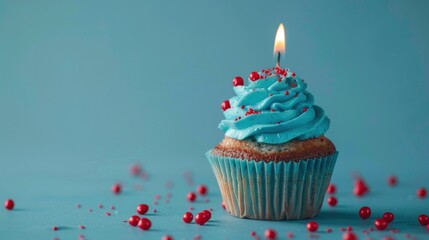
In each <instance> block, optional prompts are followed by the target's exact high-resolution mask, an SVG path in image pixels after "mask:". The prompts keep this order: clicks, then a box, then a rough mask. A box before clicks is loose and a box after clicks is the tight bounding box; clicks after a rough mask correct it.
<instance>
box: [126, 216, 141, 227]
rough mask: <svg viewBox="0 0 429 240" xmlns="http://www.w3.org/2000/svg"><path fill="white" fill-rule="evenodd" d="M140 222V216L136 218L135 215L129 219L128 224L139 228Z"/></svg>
mask: <svg viewBox="0 0 429 240" xmlns="http://www.w3.org/2000/svg"><path fill="white" fill-rule="evenodd" d="M139 221H140V218H139V216H136V215H134V216H131V217H130V218H129V219H128V223H129V224H130V225H131V226H134V227H135V226H137V224H138V223H139Z"/></svg>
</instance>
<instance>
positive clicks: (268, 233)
mask: <svg viewBox="0 0 429 240" xmlns="http://www.w3.org/2000/svg"><path fill="white" fill-rule="evenodd" d="M276 236H277V233H276V231H275V230H274V229H271V228H269V229H267V230H265V237H266V238H267V239H275V238H276Z"/></svg>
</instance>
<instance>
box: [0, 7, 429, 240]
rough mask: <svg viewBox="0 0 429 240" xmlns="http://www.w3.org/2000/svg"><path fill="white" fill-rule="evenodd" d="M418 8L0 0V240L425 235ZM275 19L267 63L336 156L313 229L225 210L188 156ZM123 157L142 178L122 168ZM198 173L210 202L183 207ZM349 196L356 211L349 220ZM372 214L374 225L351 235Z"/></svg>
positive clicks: (426, 85) (263, 50)
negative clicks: (278, 34)
mask: <svg viewBox="0 0 429 240" xmlns="http://www.w3.org/2000/svg"><path fill="white" fill-rule="evenodd" d="M428 9H429V1H417V0H415V1H403V0H377V1H374V0H359V1H356V0H349V1H347V0H325V1H309V0H302V1H286V0H281V1H280V0H273V1H270V2H266V1H264V2H263V1H258V0H246V1H238V0H237V1H229V0H218V1H201V0H186V1H156V0H145V1H140V0H123V1H109V0H91V1H88V0H73V1H70V0H68V1H67V0H66V1H64V0H39V1H17V0H0V202H3V201H5V200H6V199H8V198H12V199H13V200H14V201H15V204H16V207H15V209H14V210H12V211H7V210H5V209H4V208H0V240H3V239H19V240H21V239H53V238H55V237H57V238H59V239H62V240H64V239H78V236H79V235H80V234H82V235H83V236H84V237H85V239H127V240H132V239H155V240H156V239H161V237H162V236H163V235H165V234H171V235H172V236H173V237H174V239H192V238H194V237H195V236H196V235H198V234H200V235H201V237H202V239H253V237H251V236H250V232H251V231H256V233H257V234H258V236H259V237H260V238H261V239H263V234H264V231H265V230H266V229H267V228H273V229H275V230H276V231H277V233H278V239H286V238H287V236H286V234H287V233H288V232H292V233H293V234H294V235H295V239H307V238H310V237H312V238H313V237H314V238H315V237H318V239H341V236H342V234H343V232H342V231H341V228H343V227H347V226H349V225H350V226H352V227H353V231H354V232H355V233H356V234H358V236H359V239H367V238H370V239H382V238H384V237H386V236H391V237H394V238H395V239H407V238H406V236H408V235H406V234H407V233H408V234H410V235H411V239H412V238H418V239H429V231H427V230H426V229H425V227H422V226H420V225H419V224H418V222H417V217H418V215H419V214H423V213H424V214H427V215H429V198H426V199H418V198H417V197H416V190H417V189H418V188H420V187H426V188H427V189H429V174H428V169H429V167H428V166H429V148H428V142H429V108H428V104H429V74H428V69H429V47H428V46H429V45H428V42H429V31H428V30H429V28H428V22H429V14H428ZM280 22H283V23H284V25H285V27H286V35H287V36H286V38H287V51H286V54H285V55H284V58H282V60H281V66H282V67H288V68H290V69H292V71H294V72H296V74H297V75H298V76H299V77H300V78H303V79H305V81H306V82H307V83H308V91H309V92H311V93H312V94H313V95H314V101H315V104H316V105H318V106H321V107H322V108H323V109H324V110H325V113H326V115H327V116H328V117H329V118H330V120H331V126H330V128H329V130H328V132H327V133H326V136H327V137H329V138H330V139H331V140H332V141H333V142H334V143H335V145H336V147H337V149H338V151H339V153H340V154H339V157H338V161H337V164H336V168H335V170H334V174H333V177H332V182H333V183H335V184H336V185H337V187H338V193H337V194H336V197H337V198H338V201H339V202H338V205H337V206H336V207H334V208H331V207H329V206H328V205H327V204H326V202H325V203H324V204H323V207H322V210H321V212H320V214H319V215H318V216H317V217H316V218H314V221H317V222H318V223H319V226H320V227H319V230H318V232H317V233H316V234H313V235H309V233H308V232H307V230H306V227H305V226H306V223H307V222H308V220H302V221H278V222H273V221H256V220H245V219H238V218H235V217H232V216H230V215H229V214H228V213H227V212H225V211H224V210H223V209H222V208H221V201H222V200H221V196H220V192H219V189H218V186H217V183H216V179H215V177H214V174H213V173H212V171H211V168H210V166H209V164H208V161H207V160H206V159H205V156H204V153H205V151H207V150H209V149H210V148H211V147H213V146H215V144H216V143H217V142H219V141H220V140H221V139H222V138H223V135H224V132H222V131H220V130H219V129H217V128H216V127H217V124H218V123H219V121H221V120H222V119H223V118H224V116H223V115H222V111H221V109H220V107H219V105H220V103H222V102H223V101H224V100H226V99H229V98H231V97H232V96H234V95H235V94H234V91H233V89H232V84H231V80H232V79H233V78H234V77H235V76H242V77H243V78H246V77H247V76H248V75H249V73H250V72H252V71H257V70H260V69H262V68H268V67H273V66H274V65H275V59H274V58H273V54H272V52H273V41H274V37H275V31H276V30H277V27H278V25H279V23H280ZM136 162H137V163H140V164H141V165H142V166H143V168H144V169H145V170H146V172H147V173H148V174H149V175H150V178H149V179H146V180H145V179H141V178H136V177H132V176H130V174H129V170H128V168H129V166H130V165H132V164H134V163H136ZM355 171H356V172H355ZM187 172H188V173H191V174H192V176H193V179H194V185H192V186H191V185H189V184H188V183H187V182H186V181H185V178H184V174H185V173H187ZM356 174H360V175H361V176H362V177H363V178H364V179H365V180H366V182H367V183H368V185H369V187H370V192H369V193H368V195H366V196H364V197H362V198H357V197H355V196H354V195H353V194H352V189H353V181H354V178H353V176H354V175H356ZM391 174H395V175H397V177H398V180H399V183H398V185H397V186H396V187H389V186H388V185H387V183H386V181H387V178H388V176H390V175H391ZM116 182H121V183H122V185H123V192H122V193H121V194H120V195H114V194H112V192H111V190H110V188H111V186H112V185H113V184H115V183H116ZM167 182H172V183H173V186H172V188H171V189H169V188H167V187H166V183H167ZM199 184H206V185H207V186H208V188H209V194H208V196H207V199H208V201H209V202H206V200H205V198H204V197H203V198H201V197H200V198H198V199H197V201H196V202H195V203H192V204H191V203H189V202H188V201H187V200H186V194H187V193H188V192H190V191H195V189H196V187H197V186H198V185H199ZM141 187H142V188H141ZM167 193H171V195H172V197H171V199H169V202H168V203H166V202H165V200H166V194H167ZM157 194H159V195H160V196H161V200H159V203H158V205H156V206H155V205H154V204H153V203H154V201H155V195H157ZM140 203H147V204H149V205H150V208H151V212H150V214H148V217H149V218H150V219H151V221H152V223H153V227H152V229H151V230H150V231H142V230H140V229H138V228H134V227H131V226H129V225H128V224H127V223H124V222H123V221H124V220H127V219H128V218H129V217H130V216H131V215H133V214H135V213H136V212H135V208H136V206H137V204H140ZM77 204H81V206H82V207H81V208H76V205H77ZM98 204H102V205H103V206H104V207H103V208H102V209H99V208H98ZM365 205H367V206H370V207H371V208H372V212H373V215H372V217H371V218H370V219H368V220H361V219H360V218H359V216H358V210H359V209H360V207H362V206H365ZM111 206H115V209H114V210H111V209H110V207H111ZM190 206H192V207H194V208H195V210H194V211H193V212H194V213H197V212H199V211H200V210H202V209H207V208H213V214H212V219H211V220H210V222H209V223H207V224H206V225H204V226H199V225H196V224H185V223H183V222H182V220H181V216H182V215H183V214H184V213H185V212H186V211H187V210H188V208H189V207H190ZM89 209H92V210H93V211H92V212H90V211H89ZM153 209H156V210H157V212H156V213H153V212H152V210H153ZM107 211H109V212H110V213H111V215H110V216H107V215H106V212H107ZM386 211H391V212H393V213H394V214H395V220H394V222H393V223H391V224H390V225H389V228H388V230H386V231H373V232H371V233H370V234H369V235H365V234H363V232H362V230H364V229H368V228H369V227H371V226H373V222H374V219H375V218H377V217H381V215H382V214H383V213H384V212H386ZM79 225H84V226H86V228H85V229H80V228H79ZM53 226H58V227H59V230H58V231H53V230H52V229H51V228H52V227H53ZM327 228H332V230H333V232H332V233H326V229H327ZM392 229H399V232H398V233H391V232H390V230H392Z"/></svg>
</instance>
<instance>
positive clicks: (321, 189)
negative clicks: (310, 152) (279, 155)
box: [206, 151, 338, 220]
mask: <svg viewBox="0 0 429 240" xmlns="http://www.w3.org/2000/svg"><path fill="white" fill-rule="evenodd" d="M206 156H207V158H208V160H209V162H210V165H211V167H212V169H213V172H214V174H215V176H216V179H217V182H218V184H219V188H220V191H221V194H222V198H223V200H224V202H225V205H226V209H227V211H228V212H229V213H230V214H231V215H233V216H236V217H240V218H251V219H261V220H262V219H263V220H292V219H305V218H312V217H314V216H316V215H317V214H318V213H319V211H320V208H321V207H322V203H323V199H324V196H325V193H326V190H327V188H328V185H329V182H330V180H331V176H332V172H333V170H334V166H335V162H336V159H337V156H338V152H336V153H334V154H332V155H329V156H326V157H321V158H313V159H306V160H300V161H297V162H295V161H290V162H274V161H270V162H264V161H254V160H246V159H237V158H229V157H223V156H217V155H213V154H211V151H209V152H207V153H206Z"/></svg>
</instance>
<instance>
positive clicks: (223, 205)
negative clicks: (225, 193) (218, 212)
mask: <svg viewBox="0 0 429 240" xmlns="http://www.w3.org/2000/svg"><path fill="white" fill-rule="evenodd" d="M221 205H222V208H223V209H225V210H226V205H225V202H224V201H222V204H221Z"/></svg>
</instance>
